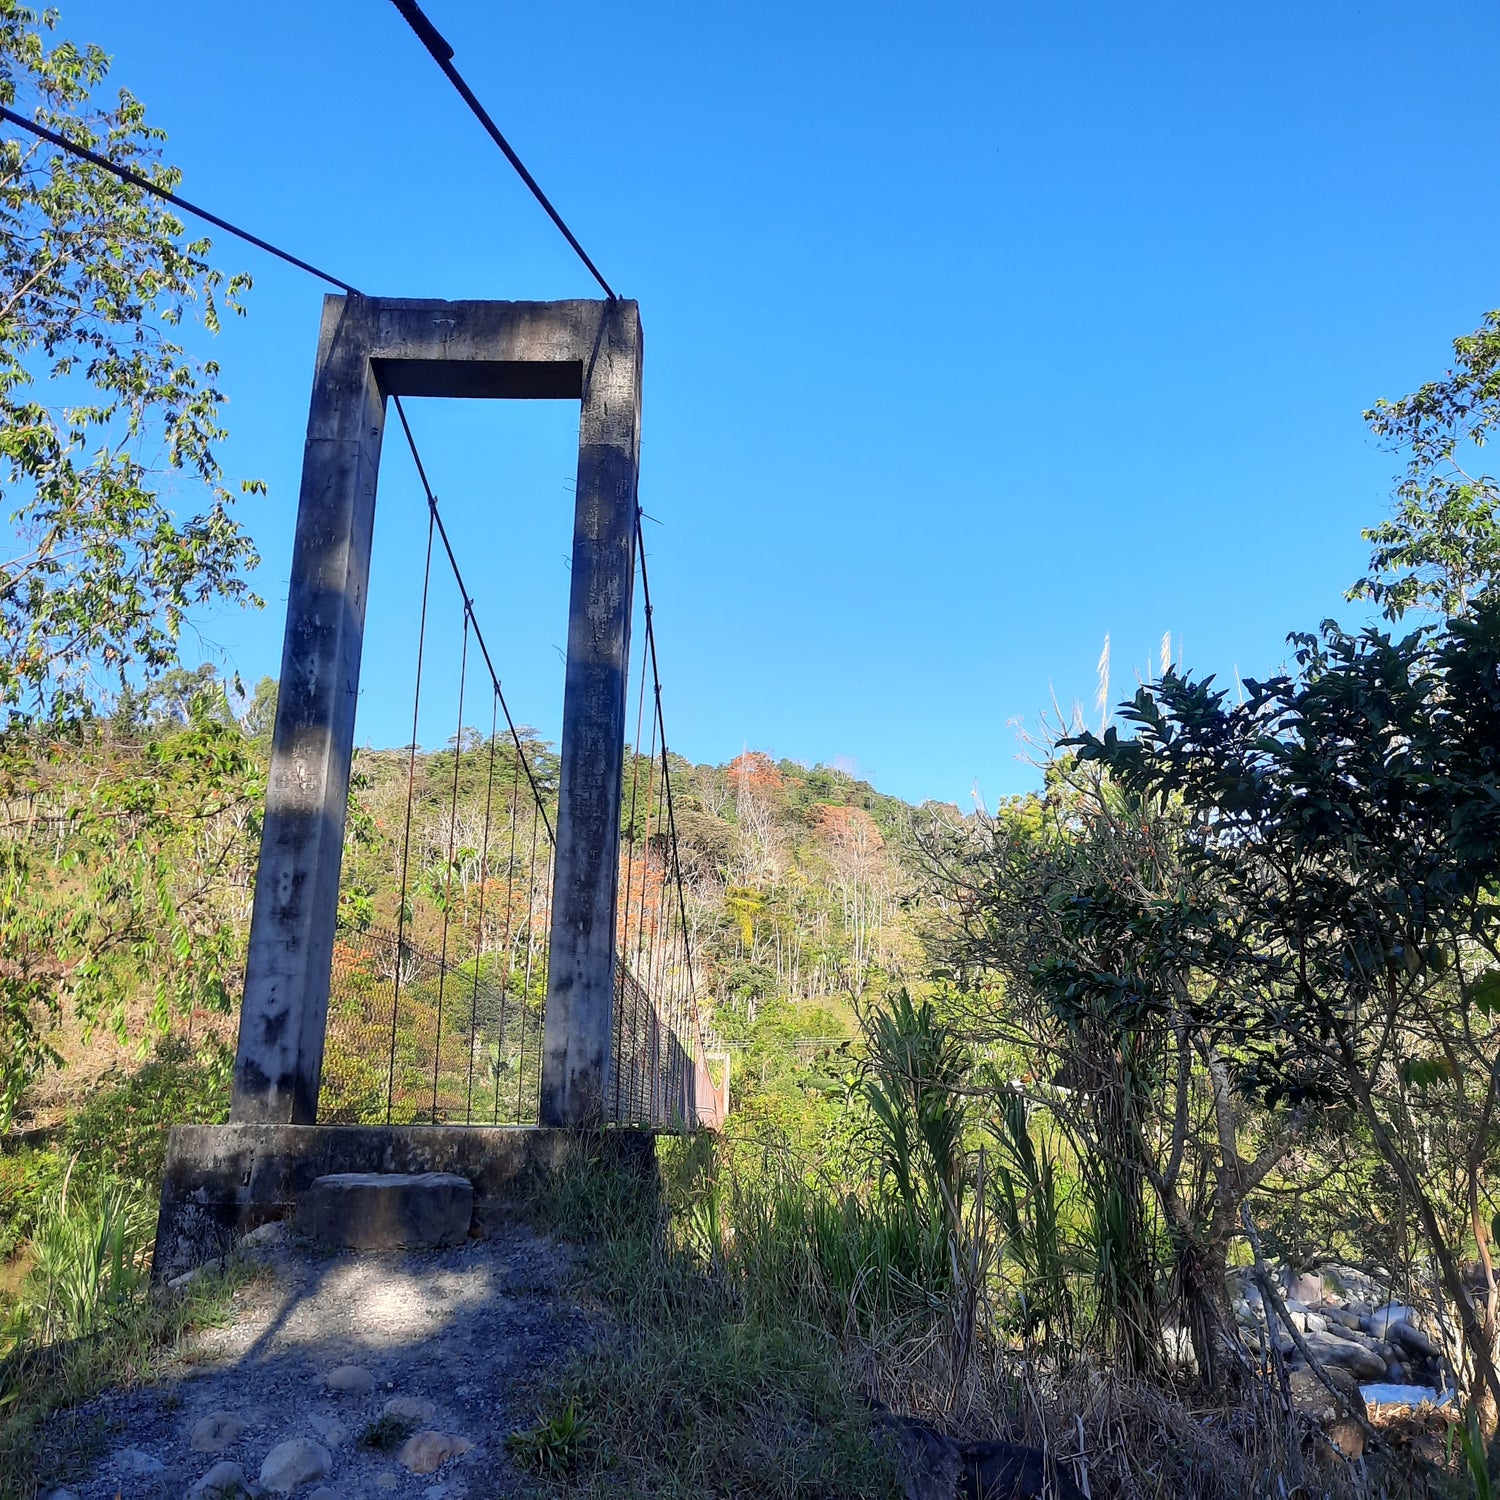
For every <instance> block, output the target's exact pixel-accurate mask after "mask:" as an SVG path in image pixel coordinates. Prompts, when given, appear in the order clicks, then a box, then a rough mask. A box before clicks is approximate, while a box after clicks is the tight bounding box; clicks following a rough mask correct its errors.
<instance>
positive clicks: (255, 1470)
mask: <svg viewBox="0 0 1500 1500" xmlns="http://www.w3.org/2000/svg"><path fill="white" fill-rule="evenodd" d="M277 1233H279V1226H278V1229H277V1231H273V1233H272V1234H271V1235H270V1236H269V1238H268V1240H267V1242H265V1243H263V1244H261V1245H260V1246H257V1247H255V1248H254V1249H253V1250H251V1251H250V1252H248V1253H250V1254H252V1255H253V1256H254V1258H255V1259H256V1260H258V1261H260V1262H262V1263H263V1268H264V1274H263V1275H262V1276H260V1277H258V1278H257V1279H255V1280H254V1281H252V1282H251V1283H250V1284H249V1285H248V1286H247V1287H245V1288H244V1289H243V1290H242V1291H241V1292H240V1293H239V1294H238V1295H237V1296H236V1298H235V1302H234V1309H233V1317H232V1322H231V1323H230V1324H229V1325H228V1326H226V1327H224V1328H221V1329H213V1330H209V1331H207V1332H205V1333H204V1334H202V1335H201V1336H200V1337H199V1338H198V1339H197V1340H196V1342H195V1344H194V1345H193V1347H192V1348H191V1349H190V1350H189V1351H188V1353H187V1354H186V1355H185V1356H184V1357H182V1358H181V1359H179V1360H177V1361H175V1362H174V1363H173V1364H172V1365H171V1366H170V1367H169V1368H168V1369H167V1370H166V1371H165V1372H164V1373H163V1375H162V1376H161V1378H160V1379H159V1380H158V1381H157V1382H156V1383H155V1384H154V1385H151V1386H147V1387H144V1388H141V1389H138V1390H133V1391H126V1392H111V1393H108V1394H106V1395H104V1396H101V1397H100V1398H98V1399H97V1400H95V1401H92V1402H89V1403H88V1404H87V1405H85V1406H82V1407H79V1408H77V1409H75V1410H74V1411H72V1412H69V1413H64V1414H60V1415H59V1417H58V1418H57V1419H56V1420H58V1421H68V1422H77V1423H81V1424H84V1425H85V1426H87V1425H90V1424H92V1425H96V1426H97V1425H101V1424H102V1426H103V1429H104V1431H105V1433H106V1449H105V1453H104V1456H103V1457H102V1458H101V1459H100V1460H99V1462H98V1463H97V1465H96V1466H95V1468H94V1471H93V1472H92V1473H91V1474H90V1475H89V1477H88V1478H86V1479H83V1480H80V1481H75V1482H73V1483H72V1484H70V1485H69V1487H68V1489H67V1490H64V1491H53V1492H52V1494H53V1495H54V1496H55V1497H56V1500H62V1497H64V1496H67V1495H72V1496H76V1497H77V1500H114V1497H116V1496H119V1497H121V1500H136V1497H140V1500H158V1497H167V1496H172V1497H176V1500H181V1497H184V1496H189V1495H191V1496H195V1497H197V1496H203V1495H205V1494H216V1495H233V1494H235V1493H236V1489H235V1480H236V1475H235V1473H234V1472H233V1471H231V1470H230V1469H228V1468H220V1469H219V1470H218V1471H217V1474H216V1475H214V1476H213V1481H216V1482H218V1483H219V1484H220V1486H221V1487H220V1488H218V1489H214V1488H212V1487H210V1488H209V1489H207V1490H205V1488H204V1487H203V1481H204V1480H205V1479H206V1478H209V1476H210V1475H211V1473H212V1471H214V1469H215V1466H216V1465H237V1466H238V1473H239V1474H241V1475H243V1478H244V1481H245V1485H246V1488H244V1489H242V1490H239V1491H238V1492H239V1493H242V1494H253V1493H260V1492H265V1493H269V1494H282V1493H295V1494H296V1495H299V1496H304V1497H308V1500H313V1497H316V1500H355V1497H361V1496H372V1497H381V1500H385V1497H392V1500H396V1497H414V1496H424V1497H426V1500H465V1497H470V1500H489V1497H504V1496H519V1495H522V1494H525V1493H528V1489H527V1486H526V1484H525V1481H524V1479H523V1477H522V1476H521V1475H520V1474H519V1473H518V1472H517V1471H516V1470H515V1469H514V1468H513V1467H512V1466H511V1463H510V1460H509V1458H508V1456H507V1453H506V1449H505V1437H506V1434H507V1433H509V1432H511V1431H513V1430H514V1429H515V1428H517V1427H529V1426H531V1425H533V1424H534V1422H535V1419H536V1416H535V1411H534V1409H533V1407H532V1406H531V1404H530V1400H531V1393H532V1391H533V1389H534V1385H535V1381H536V1378H537V1376H538V1375H539V1374H540V1373H542V1372H543V1371H544V1370H546V1369H547V1368H548V1367H550V1366H553V1365H555V1364H556V1363H557V1362H559V1361H560V1360H562V1359H564V1358H565V1357H566V1356H567V1354H568V1353H569V1352H570V1351H571V1350H574V1349H577V1348H579V1347H582V1346H585V1345H587V1344H588V1343H590V1342H591V1341H592V1340H594V1339H595V1338H597V1337H598V1336H599V1335H600V1333H601V1331H602V1327H603V1325H602V1320H601V1318H600V1316H599V1315H598V1314H597V1313H592V1312H588V1311H586V1310H585V1309H584V1308H583V1307H581V1306H580V1305H579V1303H578V1302H577V1301H576V1299H575V1298H574V1297H573V1296H572V1295H571V1293H570V1291H569V1290H568V1275H569V1271H570V1268H571V1264H572V1256H571V1252H570V1249H569V1247H568V1246H567V1245H565V1244H561V1243H558V1242H556V1241H553V1240H551V1239H550V1238H547V1237H544V1236H540V1235H538V1234H536V1233H534V1232H533V1231H531V1230H530V1229H527V1228H525V1227H524V1226H521V1225H515V1224H512V1225H506V1226H503V1227H501V1228H498V1229H497V1230H495V1231H494V1232H492V1233H491V1234H490V1236H489V1237H487V1238H485V1239H482V1240H474V1241H471V1242H470V1243H469V1244H468V1245H466V1246H465V1247H463V1248H462V1249H458V1250H444V1251H432V1252H424V1253H419V1254H400V1253H389V1254H357V1255H356V1254H341V1255H332V1256H323V1255H319V1254H317V1253H315V1252H313V1251H311V1250H309V1249H307V1248H306V1247H304V1246H299V1245H297V1244H295V1243H292V1244H288V1243H287V1242H286V1240H285V1238H284V1237H282V1238H277ZM262 1235H263V1236H264V1235H265V1231H262ZM335 1371H339V1372H340V1374H339V1375H338V1377H337V1378H336V1379H335V1381H334V1383H333V1385H330V1382H329V1377H330V1376H331V1375H333V1374H334V1372H335ZM351 1371H352V1373H351ZM341 1385H342V1386H345V1387H348V1388H347V1389H338V1388H337V1387H338V1386H341ZM388 1403H389V1404H393V1409H394V1412H395V1417H396V1420H395V1421H387V1422H386V1423H385V1424H384V1425H385V1427H386V1428H387V1431H388V1436H389V1435H390V1433H389V1430H390V1429H392V1428H394V1427H395V1426H396V1425H397V1422H399V1423H400V1424H401V1425H402V1426H403V1427H405V1428H406V1429H408V1430H409V1431H410V1432H411V1433H412V1434H413V1439H412V1442H411V1443H409V1444H408V1443H403V1442H402V1441H401V1436H402V1435H401V1434H400V1433H396V1434H394V1436H395V1438H396V1441H394V1442H391V1443H389V1445H388V1446H387V1448H386V1449H385V1450H384V1451H382V1450H380V1449H377V1448H372V1447H370V1446H368V1444H367V1442H365V1441H362V1439H364V1438H365V1436H366V1434H367V1432H368V1430H369V1429H370V1427H371V1424H373V1423H376V1422H377V1421H378V1420H379V1419H380V1418H381V1416H382V1414H383V1412H385V1410H386V1408H387V1405H388ZM417 1434H426V1436H425V1437H417V1436H416V1435H417ZM434 1435H435V1436H434ZM443 1439H447V1440H449V1441H446V1442H445V1441H443ZM466 1445H468V1446H466ZM456 1450H463V1451H456ZM445 1452H448V1453H450V1454H451V1455H452V1456H449V1457H447V1458H446V1459H445V1461H442V1462H440V1463H437V1464H436V1466H435V1467H428V1466H429V1465H432V1464H434V1462H435V1460H438V1459H442V1458H443V1456H444V1454H445ZM268 1460H269V1463H268ZM325 1462H326V1470H327V1472H326V1473H318V1472H316V1471H317V1470H319V1469H322V1468H323V1467H324V1466H325ZM424 1468H425V1469H426V1470H427V1471H426V1472H413V1470H418V1471H420V1470H423V1469H424ZM292 1480H295V1481H296V1482H294V1483H291V1487H290V1489H288V1488H287V1487H286V1486H287V1485H288V1483H289V1482H291V1481H292ZM213 1481H211V1483H212V1482H213Z"/></svg>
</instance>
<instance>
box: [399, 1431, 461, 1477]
mask: <svg viewBox="0 0 1500 1500" xmlns="http://www.w3.org/2000/svg"><path fill="white" fill-rule="evenodd" d="M473 1446H474V1445H473V1443H471V1442H470V1441H469V1440H468V1438H466V1437H458V1436H456V1435H455V1434H452V1433H447V1432H416V1433H413V1434H412V1435H411V1436H410V1437H409V1438H407V1440H406V1441H405V1443H403V1444H402V1446H401V1451H400V1452H399V1453H398V1454H397V1455H396V1462H397V1463H398V1464H400V1465H401V1467H402V1468H403V1469H405V1470H407V1472H408V1473H411V1474H431V1473H433V1472H434V1471H435V1470H437V1469H441V1468H442V1467H443V1465H444V1464H445V1463H447V1462H448V1460H449V1459H450V1458H458V1457H460V1456H461V1455H462V1454H465V1453H467V1452H468V1451H469V1449H470V1448H472V1447H473Z"/></svg>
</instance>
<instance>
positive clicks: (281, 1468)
mask: <svg viewBox="0 0 1500 1500" xmlns="http://www.w3.org/2000/svg"><path fill="white" fill-rule="evenodd" d="M332 1469H333V1459H332V1457H331V1456H330V1455H329V1452H328V1450H327V1449H326V1448H324V1447H321V1446H320V1445H319V1444H317V1443H315V1442H313V1440H312V1439H311V1438H292V1439H291V1440H290V1441H289V1442H285V1443H277V1445H276V1446H275V1447H274V1448H272V1449H271V1451H270V1452H269V1453H268V1454H266V1461H265V1462H264V1463H263V1464H262V1465H261V1466H260V1482H261V1485H262V1486H263V1487H264V1488H265V1489H268V1490H272V1491H274V1492H275V1493H276V1494H278V1495H290V1494H291V1492H292V1491H293V1490H295V1489H297V1488H298V1487H299V1486H300V1485H304V1484H311V1483H312V1482H313V1480H315V1479H324V1478H326V1477H327V1476H328V1474H329V1473H330V1472H331V1471H332Z"/></svg>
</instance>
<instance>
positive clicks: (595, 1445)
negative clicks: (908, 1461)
mask: <svg viewBox="0 0 1500 1500" xmlns="http://www.w3.org/2000/svg"><path fill="white" fill-rule="evenodd" d="M661 1144H662V1156H663V1163H662V1176H663V1179H664V1197H663V1199H662V1200H657V1199H656V1198H655V1196H654V1194H652V1193H651V1192H649V1191H648V1192H643V1191H642V1189H641V1184H640V1181H639V1179H637V1178H632V1177H629V1176H628V1175H626V1174H622V1173H620V1172H617V1171H614V1170H612V1169H610V1168H609V1167H608V1166H605V1165H603V1164H601V1163H600V1162H598V1161H597V1160H590V1159H589V1158H588V1157H587V1156H586V1155H580V1157H579V1158H577V1159H576V1161H575V1162H574V1164H573V1165H572V1166H571V1167H570V1168H569V1169H567V1170H565V1171H564V1172H562V1173H561V1174H560V1175H559V1176H558V1178H557V1179H556V1180H555V1181H554V1182H553V1183H551V1184H549V1186H548V1188H547V1190H546V1192H545V1193H544V1194H543V1195H542V1196H541V1197H539V1198H538V1199H537V1200H536V1201H535V1202H534V1204H533V1214H534V1217H535V1218H536V1219H537V1220H538V1221H539V1223H540V1224H541V1225H542V1227H545V1228H548V1229H551V1230H553V1231H554V1232H557V1233H560V1234H563V1235H565V1236H567V1237H569V1238H572V1239H576V1240H578V1241H579V1242H580V1243H582V1244H584V1245H585V1246H586V1263H587V1272H586V1274H587V1278H588V1284H589V1285H590V1286H591V1287H593V1288H595V1289H596V1290H602V1291H603V1293H604V1296H605V1299H606V1301H607V1303H608V1305H609V1307H610V1310H611V1312H612V1314H613V1316H614V1320H615V1326H616V1335H615V1337H614V1338H613V1339H608V1340H606V1341H605V1342H604V1343H603V1344H602V1345H600V1346H599V1347H597V1348H596V1349H594V1350H593V1351H591V1352H588V1353H585V1354H582V1355H579V1356H577V1357H575V1359H574V1360H573V1361H572V1362H571V1363H570V1364H569V1365H568V1366H567V1367H566V1369H565V1370H564V1371H563V1372H562V1374H561V1375H560V1376H558V1377H556V1378H554V1379H553V1380H552V1381H551V1382H550V1384H549V1385H548V1386H547V1387H546V1388H544V1389H543V1390H542V1391H540V1392H539V1393H538V1395H539V1400H538V1411H537V1423H536V1426H535V1427H533V1428H530V1429H527V1430H525V1431H523V1432H520V1433H516V1434H512V1435H511V1439H510V1447H511V1449H512V1452H513V1453H514V1454H515V1455H516V1456H517V1458H518V1460H520V1461H521V1463H522V1464H523V1465H524V1466H526V1467H529V1468H531V1469H533V1470H535V1471H537V1473H538V1483H539V1484H540V1485H541V1486H542V1488H543V1489H544V1491H546V1492H550V1493H556V1494H567V1495H601V1496H602V1495H606V1494H608V1495H610V1496H622V1495H626V1496H629V1495H639V1496H647V1495H650V1496H665V1497H673V1496H682V1497H687V1496H693V1497H699V1496H702V1495H706V1494H712V1495H734V1496H736V1497H744V1500H759V1497H765V1500H776V1497H792V1496H799V1497H812V1500H845V1497H848V1500H854V1497H860V1500H878V1497H881V1496H895V1495H896V1494H898V1493H899V1490H898V1488H897V1486H896V1481H895V1476H894V1471H893V1469H892V1467H891V1463H890V1459H889V1456H888V1455H887V1453H886V1452H885V1451H884V1449H883V1447H882V1446H881V1444H880V1443H879V1441H878V1439H877V1438H876V1436H875V1433H874V1429H873V1427H872V1423H871V1416H870V1412H869V1409H868V1408H867V1406H866V1404H865V1403H864V1401H863V1400H862V1399H861V1398H860V1396H859V1395H858V1393H857V1392H856V1391H854V1390H853V1389H851V1387H850V1384H849V1380H848V1375H847V1366H846V1365H845V1362H844V1361H843V1360H842V1358H841V1351H840V1347H839V1343H838V1340H837V1339H836V1337H835V1336H834V1335H833V1334H832V1333H830V1332H829V1331H828V1330H827V1329H826V1328H824V1327H822V1326H819V1325H818V1324H816V1323H814V1322H811V1321H807V1320H805V1319H802V1318H800V1317H798V1316H797V1315H796V1313H795V1308H794V1307H792V1306H789V1305H788V1304H785V1303H783V1302H782V1301H781V1300H780V1299H779V1298H778V1297H777V1295H776V1289H775V1287H774V1286H765V1287H763V1288H761V1289H760V1290H759V1291H757V1292H756V1294H755V1295H747V1282H746V1279H745V1278H744V1277H743V1276H742V1275H741V1274H740V1273H741V1271H742V1269H743V1267H742V1266H741V1265H740V1264H739V1263H738V1262H734V1263H733V1264H730V1263H728V1262H726V1260H725V1257H724V1255H723V1254H722V1253H720V1254H718V1255H712V1254H705V1253H704V1251H703V1248H702V1247H701V1245H700V1246H699V1247H697V1248H695V1247H694V1245H693V1244H692V1242H691V1239H692V1236H691V1234H690V1233H685V1232H684V1225H686V1224H688V1223H689V1222H690V1221H691V1219H692V1215H693V1210H694V1207H695V1205H696V1206H697V1207H699V1208H700V1209H701V1205H702V1203H703V1202H704V1201H705V1198H704V1194H703V1185H702V1178H703V1176H704V1174H705V1172H706V1171H707V1170H708V1168H709V1165H710V1163H709V1161H708V1156H709V1153H711V1151H712V1143H711V1141H709V1140H708V1139H707V1138H706V1137H704V1136H700V1137H699V1138H698V1139H697V1140H695V1141H692V1142H665V1141H664V1142H662V1143H661ZM700 1217H701V1215H700ZM765 1270H766V1262H765V1257H762V1258H761V1260H760V1262H759V1263H758V1271H759V1272H762V1273H763V1272H764V1271H765Z"/></svg>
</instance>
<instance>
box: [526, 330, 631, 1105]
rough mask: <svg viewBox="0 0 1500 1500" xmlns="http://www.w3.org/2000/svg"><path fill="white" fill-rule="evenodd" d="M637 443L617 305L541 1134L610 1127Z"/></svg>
mask: <svg viewBox="0 0 1500 1500" xmlns="http://www.w3.org/2000/svg"><path fill="white" fill-rule="evenodd" d="M640 442H641V328H640V317H639V314H638V313H637V310H636V307H635V304H634V303H633V302H609V303H605V304H604V313H603V317H602V319H601V322H600V329H599V339H598V345H597V348H596V349H595V351H594V352H593V355H592V357H591V358H590V360H589V361H588V362H587V363H586V364H585V366H584V371H583V405H582V413H581V418H580V422H579V438H578V486H577V504H576V507H575V510H574V518H573V573H572V584H571V596H570V599H569V605H568V666H567V678H566V683H565V686H564V689H563V723H562V746H561V752H562V753H561V769H560V781H559V791H558V809H557V865H556V870H555V873H554V876H553V885H552V941H551V951H550V955H549V957H548V966H547V1010H546V1027H545V1031H544V1034H543V1041H542V1089H541V1108H540V1116H539V1123H541V1124H542V1125H554V1126H556V1125H567V1126H595V1125H601V1124H603V1123H604V1119H605V1107H604V1105H605V1099H606V1098H607V1097H608V1088H609V1078H610V1068H611V1061H612V1060H611V1057H610V1044H611V1036H612V1021H613V1016H614V998H615V921H616V904H617V900H618V894H619V872H620V790H621V782H622V778H623V773H624V761H625V730H626V725H625V686H626V683H625V678H626V668H627V662H628V659H629V655H630V614H631V604H632V601H633V598H634V591H635V536H636V524H635V523H636V489H637V477H638V473H639V466H640Z"/></svg>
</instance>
